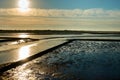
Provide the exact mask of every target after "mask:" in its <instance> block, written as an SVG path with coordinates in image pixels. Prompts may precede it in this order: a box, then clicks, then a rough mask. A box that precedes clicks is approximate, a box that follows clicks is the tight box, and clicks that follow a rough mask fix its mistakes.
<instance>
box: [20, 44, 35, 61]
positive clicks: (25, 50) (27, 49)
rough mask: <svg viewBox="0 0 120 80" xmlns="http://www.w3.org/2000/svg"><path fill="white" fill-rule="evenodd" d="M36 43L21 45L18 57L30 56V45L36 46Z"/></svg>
mask: <svg viewBox="0 0 120 80" xmlns="http://www.w3.org/2000/svg"><path fill="white" fill-rule="evenodd" d="M36 45H37V44H31V45H28V46H23V47H21V48H20V49H19V59H25V58H27V57H29V56H30V53H31V47H32V46H36Z"/></svg>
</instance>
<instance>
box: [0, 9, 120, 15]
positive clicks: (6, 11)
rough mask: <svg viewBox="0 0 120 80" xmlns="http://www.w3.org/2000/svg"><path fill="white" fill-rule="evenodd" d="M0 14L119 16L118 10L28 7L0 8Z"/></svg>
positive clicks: (119, 11)
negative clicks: (23, 10) (24, 9)
mask: <svg viewBox="0 0 120 80" xmlns="http://www.w3.org/2000/svg"><path fill="white" fill-rule="evenodd" d="M0 16H41V17H120V10H104V9H101V8H93V9H85V10H82V9H73V10H67V9H29V10H28V11H26V12H20V10H19V9H18V8H13V9H0Z"/></svg>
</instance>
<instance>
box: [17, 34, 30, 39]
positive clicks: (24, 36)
mask: <svg viewBox="0 0 120 80" xmlns="http://www.w3.org/2000/svg"><path fill="white" fill-rule="evenodd" d="M28 36H29V35H27V34H21V35H19V37H20V38H27V37H28Z"/></svg>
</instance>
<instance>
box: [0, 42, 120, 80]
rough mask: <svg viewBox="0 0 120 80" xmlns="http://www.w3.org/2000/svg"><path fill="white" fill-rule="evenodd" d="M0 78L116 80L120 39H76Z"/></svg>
mask: <svg viewBox="0 0 120 80" xmlns="http://www.w3.org/2000/svg"><path fill="white" fill-rule="evenodd" d="M0 79H1V80H119V79H120V42H119V41H118V42H116V41H81V40H75V41H72V42H71V43H68V44H66V45H64V46H62V47H59V48H57V49H55V50H53V51H51V52H48V53H47V54H45V55H43V56H41V57H38V58H36V59H34V60H32V61H29V62H27V63H25V64H22V65H20V66H18V67H16V68H12V69H10V70H8V71H5V72H4V73H3V74H1V75H0Z"/></svg>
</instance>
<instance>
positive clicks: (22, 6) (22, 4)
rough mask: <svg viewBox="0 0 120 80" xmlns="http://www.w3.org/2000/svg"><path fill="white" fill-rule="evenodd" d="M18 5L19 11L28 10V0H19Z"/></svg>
mask: <svg viewBox="0 0 120 80" xmlns="http://www.w3.org/2000/svg"><path fill="white" fill-rule="evenodd" d="M18 6H19V10H20V11H21V12H25V11H28V9H29V0H19V2H18Z"/></svg>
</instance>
